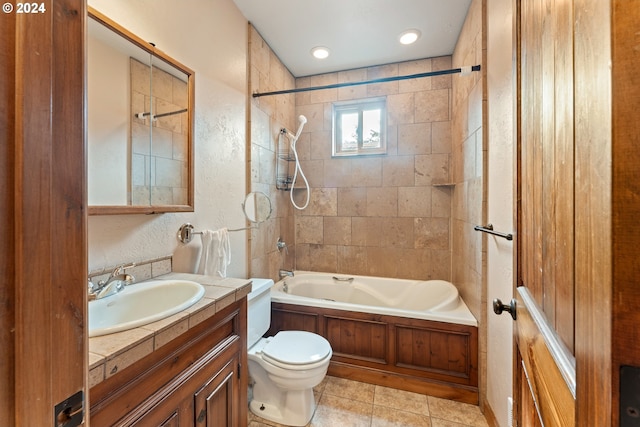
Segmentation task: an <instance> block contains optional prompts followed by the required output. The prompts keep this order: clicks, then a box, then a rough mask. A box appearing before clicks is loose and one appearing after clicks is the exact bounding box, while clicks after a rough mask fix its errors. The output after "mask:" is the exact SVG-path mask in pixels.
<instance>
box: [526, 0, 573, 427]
mask: <svg viewBox="0 0 640 427" xmlns="http://www.w3.org/2000/svg"><path fill="white" fill-rule="evenodd" d="M518 18H519V22H517V24H516V28H518V34H519V40H518V43H517V47H518V56H517V57H518V67H517V69H518V85H519V88H518V91H519V96H518V99H519V105H518V114H517V117H518V123H517V126H518V133H519V144H518V147H517V154H516V155H517V178H516V179H517V192H518V194H517V200H518V202H519V203H518V206H517V219H516V220H517V224H518V238H517V261H516V263H517V264H516V271H517V272H516V280H517V285H518V287H517V292H516V295H515V298H516V301H517V307H518V308H517V320H516V324H515V337H516V364H515V369H514V374H515V381H514V388H515V390H514V392H515V394H516V403H517V408H516V414H517V425H518V426H520V427H528V426H540V425H545V426H555V427H569V426H575V425H576V424H575V396H576V388H575V377H576V374H575V357H574V345H575V333H574V324H575V321H574V302H575V301H574V286H575V278H574V210H575V209H574V135H573V126H574V118H573V4H572V2H571V1H563V0H527V1H519V2H518V8H517V17H516V19H518Z"/></svg>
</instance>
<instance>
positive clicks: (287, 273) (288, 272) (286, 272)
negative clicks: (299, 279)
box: [278, 269, 293, 279]
mask: <svg viewBox="0 0 640 427" xmlns="http://www.w3.org/2000/svg"><path fill="white" fill-rule="evenodd" d="M278 274H279V275H280V278H281V279H283V278H285V277H293V270H283V269H280V270H278Z"/></svg>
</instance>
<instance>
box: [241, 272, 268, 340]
mask: <svg viewBox="0 0 640 427" xmlns="http://www.w3.org/2000/svg"><path fill="white" fill-rule="evenodd" d="M250 280H251V282H252V284H251V292H249V295H247V347H248V348H251V347H252V346H253V345H254V344H255V343H257V342H258V340H259V339H260V338H261V337H262V336H263V335H264V334H265V332H267V330H268V329H269V325H271V287H272V286H273V280H271V279H259V278H251V279H250Z"/></svg>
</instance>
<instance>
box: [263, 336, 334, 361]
mask: <svg viewBox="0 0 640 427" xmlns="http://www.w3.org/2000/svg"><path fill="white" fill-rule="evenodd" d="M328 357H331V345H330V344H329V341H327V340H326V339H324V338H323V337H321V336H320V335H317V334H314V333H311V332H305V331H281V332H278V333H277V334H276V335H275V336H274V337H272V338H269V339H268V340H267V343H266V344H265V346H264V347H263V348H262V358H263V360H265V361H266V362H268V363H271V364H272V365H275V366H278V367H280V368H284V369H291V370H305V369H312V368H314V367H315V366H317V365H320V364H323V363H325V361H326V359H327V358H328Z"/></svg>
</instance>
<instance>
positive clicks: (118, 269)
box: [111, 262, 136, 277]
mask: <svg viewBox="0 0 640 427" xmlns="http://www.w3.org/2000/svg"><path fill="white" fill-rule="evenodd" d="M135 266H136V263H135V262H132V263H129V264H122V265H119V266H117V267H116V268H114V269H113V272H112V273H111V277H114V276H117V275H119V274H122V273H123V272H124V271H125V270H126V269H128V268H132V267H135Z"/></svg>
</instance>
